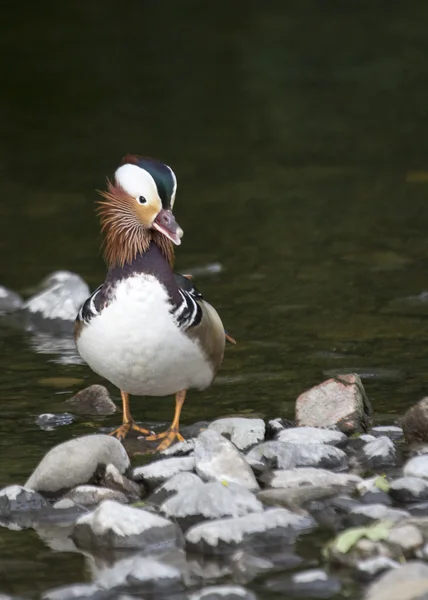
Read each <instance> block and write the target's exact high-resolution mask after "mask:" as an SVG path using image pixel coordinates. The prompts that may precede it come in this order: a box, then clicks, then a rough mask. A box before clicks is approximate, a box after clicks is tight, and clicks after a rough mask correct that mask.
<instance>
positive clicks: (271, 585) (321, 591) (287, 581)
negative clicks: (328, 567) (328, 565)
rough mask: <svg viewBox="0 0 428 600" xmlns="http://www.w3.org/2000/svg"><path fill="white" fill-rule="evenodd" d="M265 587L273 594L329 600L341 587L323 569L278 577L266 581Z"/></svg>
mask: <svg viewBox="0 0 428 600" xmlns="http://www.w3.org/2000/svg"><path fill="white" fill-rule="evenodd" d="M265 587H266V588H267V589H268V590H271V591H273V592H283V591H284V590H287V594H290V595H291V596H294V595H296V596H299V597H304V598H331V597H332V596H335V595H336V594H338V593H339V592H340V590H341V588H342V585H341V583H340V581H339V580H338V579H336V577H332V576H331V575H328V574H327V572H326V571H324V570H323V569H310V570H308V571H300V572H299V573H294V575H291V576H289V575H279V576H276V577H274V578H271V579H268V580H267V582H266V583H265Z"/></svg>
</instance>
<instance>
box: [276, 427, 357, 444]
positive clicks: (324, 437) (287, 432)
mask: <svg viewBox="0 0 428 600" xmlns="http://www.w3.org/2000/svg"><path fill="white" fill-rule="evenodd" d="M347 439H348V438H347V437H346V435H345V434H344V433H342V432H341V431H336V430H334V429H321V428H318V427H291V428H289V429H284V430H283V431H280V432H279V434H278V436H277V440H278V441H280V442H288V443H290V444H307V443H308V440H310V441H311V444H329V445H330V446H339V445H341V444H344V443H346V442H347Z"/></svg>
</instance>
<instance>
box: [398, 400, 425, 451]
mask: <svg viewBox="0 0 428 600" xmlns="http://www.w3.org/2000/svg"><path fill="white" fill-rule="evenodd" d="M401 426H402V428H403V432H404V437H405V438H406V441H407V442H408V443H409V444H411V443H414V442H418V443H420V442H428V397H426V398H422V400H419V402H418V403H417V404H415V405H414V406H412V407H411V408H409V410H408V411H407V412H406V413H405V415H404V417H403V418H402V419H401Z"/></svg>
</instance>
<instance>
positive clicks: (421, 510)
mask: <svg viewBox="0 0 428 600" xmlns="http://www.w3.org/2000/svg"><path fill="white" fill-rule="evenodd" d="M406 509H407V510H408V511H409V513H410V514H411V515H413V516H415V517H427V516H428V502H414V503H411V504H408V505H407V506H406Z"/></svg>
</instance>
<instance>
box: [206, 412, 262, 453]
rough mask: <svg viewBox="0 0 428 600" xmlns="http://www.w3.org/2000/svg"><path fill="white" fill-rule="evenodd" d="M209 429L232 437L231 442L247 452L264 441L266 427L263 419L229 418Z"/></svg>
mask: <svg viewBox="0 0 428 600" xmlns="http://www.w3.org/2000/svg"><path fill="white" fill-rule="evenodd" d="M208 429H214V431H218V432H219V433H221V434H223V435H224V434H225V435H227V436H230V441H231V442H232V443H233V444H235V446H236V447H237V448H238V449H239V450H246V449H247V448H249V447H250V446H254V444H257V443H258V442H261V441H263V440H264V437H265V430H266V426H265V422H264V421H263V420H262V419H246V418H242V417H228V418H224V419H217V420H216V421H213V423H211V424H210V425H209V427H208Z"/></svg>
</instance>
